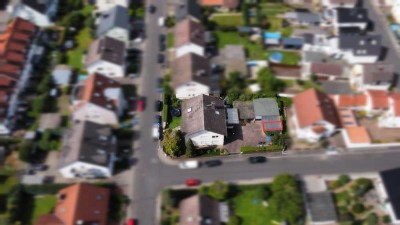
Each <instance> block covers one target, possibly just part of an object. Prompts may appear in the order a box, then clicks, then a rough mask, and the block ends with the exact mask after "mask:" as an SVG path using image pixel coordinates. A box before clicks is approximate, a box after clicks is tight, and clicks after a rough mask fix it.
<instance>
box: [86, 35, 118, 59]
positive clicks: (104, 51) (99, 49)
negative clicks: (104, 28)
mask: <svg viewBox="0 0 400 225" xmlns="http://www.w3.org/2000/svg"><path fill="white" fill-rule="evenodd" d="M124 52H125V44H124V42H122V41H119V40H117V39H114V38H110V37H102V38H98V39H97V40H95V41H94V42H92V43H91V44H90V46H89V50H88V53H87V56H86V60H85V65H86V66H89V65H90V64H92V63H95V62H97V61H99V60H104V61H108V62H110V63H113V64H117V65H121V66H122V65H124V63H125V59H124Z"/></svg>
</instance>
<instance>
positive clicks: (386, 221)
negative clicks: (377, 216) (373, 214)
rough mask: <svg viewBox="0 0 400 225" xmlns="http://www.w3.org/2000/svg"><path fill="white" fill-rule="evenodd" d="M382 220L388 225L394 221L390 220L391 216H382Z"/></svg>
mask: <svg viewBox="0 0 400 225" xmlns="http://www.w3.org/2000/svg"><path fill="white" fill-rule="evenodd" d="M381 220H382V222H383V223H386V224H388V223H391V222H392V220H391V219H390V216H389V215H384V216H382V219H381Z"/></svg>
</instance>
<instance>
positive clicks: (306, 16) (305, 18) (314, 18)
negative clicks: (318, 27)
mask: <svg viewBox="0 0 400 225" xmlns="http://www.w3.org/2000/svg"><path fill="white" fill-rule="evenodd" d="M284 17H285V18H286V19H293V20H298V21H299V22H302V23H319V22H321V16H320V15H319V14H317V13H310V12H288V13H285V14H284Z"/></svg>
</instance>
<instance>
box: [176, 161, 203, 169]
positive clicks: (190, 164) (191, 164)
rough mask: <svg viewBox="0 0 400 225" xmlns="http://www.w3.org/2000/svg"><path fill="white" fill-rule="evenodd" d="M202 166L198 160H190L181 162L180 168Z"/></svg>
mask: <svg viewBox="0 0 400 225" xmlns="http://www.w3.org/2000/svg"><path fill="white" fill-rule="evenodd" d="M199 167H200V163H199V162H198V161H196V160H189V161H184V162H181V163H179V168H180V169H196V168H199Z"/></svg>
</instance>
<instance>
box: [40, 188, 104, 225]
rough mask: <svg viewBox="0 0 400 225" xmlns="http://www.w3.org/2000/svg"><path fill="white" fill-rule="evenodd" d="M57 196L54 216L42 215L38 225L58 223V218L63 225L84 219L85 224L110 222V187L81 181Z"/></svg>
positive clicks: (72, 224) (100, 224)
mask: <svg viewBox="0 0 400 225" xmlns="http://www.w3.org/2000/svg"><path fill="white" fill-rule="evenodd" d="M57 196H58V197H59V200H58V203H57V205H56V207H55V209H54V213H53V214H52V215H53V216H49V215H44V216H41V217H40V218H39V219H38V221H37V222H36V223H35V224H36V225H58V224H59V223H58V220H59V221H61V222H62V223H61V224H63V225H76V224H77V222H78V221H82V222H83V224H87V223H90V224H94V223H95V224H98V225H106V224H108V223H107V213H108V203H109V197H110V192H109V190H108V189H106V188H102V187H98V186H95V185H92V184H86V183H80V184H75V185H72V186H69V187H66V188H64V189H62V190H60V191H59V192H58V194H57ZM43 217H44V218H43ZM54 217H56V218H57V219H58V220H57V219H56V218H54ZM43 221H44V222H43ZM47 222H48V223H47Z"/></svg>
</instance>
